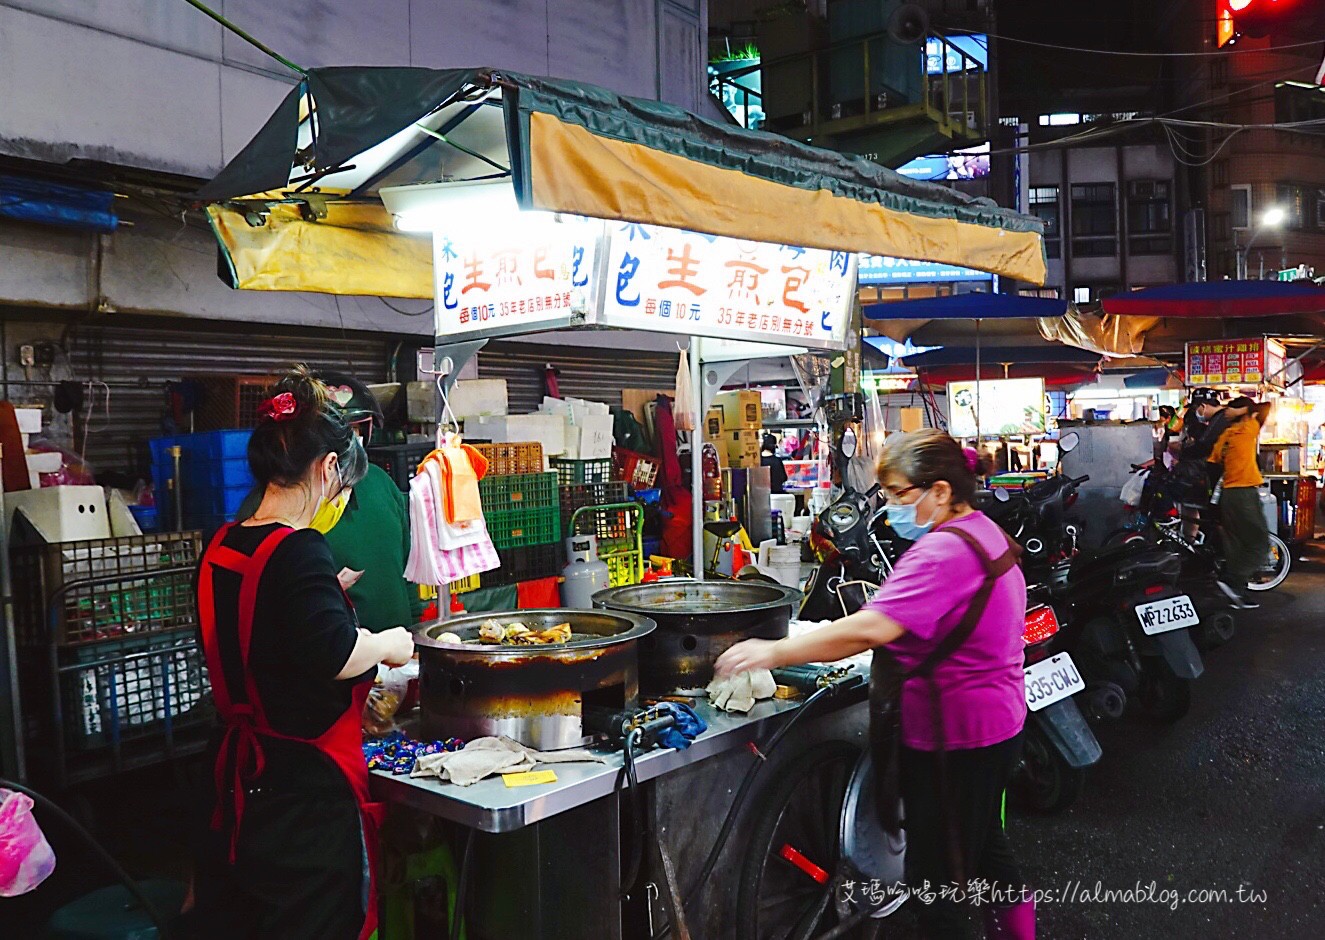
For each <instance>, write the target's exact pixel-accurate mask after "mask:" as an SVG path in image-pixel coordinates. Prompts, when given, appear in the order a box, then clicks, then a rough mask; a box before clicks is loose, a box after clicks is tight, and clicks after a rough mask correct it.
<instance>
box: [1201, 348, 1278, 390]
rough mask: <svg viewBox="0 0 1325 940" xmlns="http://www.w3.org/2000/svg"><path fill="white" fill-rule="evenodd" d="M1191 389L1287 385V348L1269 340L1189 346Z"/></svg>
mask: <svg viewBox="0 0 1325 940" xmlns="http://www.w3.org/2000/svg"><path fill="white" fill-rule="evenodd" d="M1186 365H1187V384H1188V385H1193V386H1195V385H1203V386H1210V385H1261V384H1263V383H1276V384H1283V368H1284V347H1283V345H1282V344H1280V343H1279V342H1277V341H1276V340H1273V339H1270V338H1268V337H1257V338H1254V339H1221V340H1199V341H1193V342H1189V343H1187V363H1186Z"/></svg>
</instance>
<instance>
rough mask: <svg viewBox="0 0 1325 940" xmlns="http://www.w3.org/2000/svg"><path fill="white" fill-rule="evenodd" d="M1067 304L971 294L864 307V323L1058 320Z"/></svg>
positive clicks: (1050, 300)
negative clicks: (893, 321) (866, 321)
mask: <svg viewBox="0 0 1325 940" xmlns="http://www.w3.org/2000/svg"><path fill="white" fill-rule="evenodd" d="M1067 306H1068V305H1067V301H1065V300H1058V299H1055V298H1051V297H1023V296H1021V295H1019V294H993V293H988V292H983V291H982V292H974V293H970V294H953V295H950V296H947V297H924V298H921V299H918V300H897V301H892V302H889V303H877V304H866V305H865V306H864V307H863V308H862V310H863V313H864V317H865V319H866V320H955V319H960V320H1006V319H1039V318H1041V317H1050V318H1052V317H1061V316H1063V315H1064V314H1065V313H1067Z"/></svg>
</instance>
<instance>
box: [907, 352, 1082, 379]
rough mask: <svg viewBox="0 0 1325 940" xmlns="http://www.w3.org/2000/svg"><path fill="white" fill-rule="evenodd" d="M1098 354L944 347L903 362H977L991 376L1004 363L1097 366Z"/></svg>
mask: <svg viewBox="0 0 1325 940" xmlns="http://www.w3.org/2000/svg"><path fill="white" fill-rule="evenodd" d="M1099 359H1100V357H1099V355H1098V354H1096V353H1093V352H1088V351H1087V350H1084V349H1076V348H1074V347H1071V346H996V347H991V348H988V349H979V350H977V349H975V348H973V347H969V346H945V347H944V348H942V349H934V350H931V351H929V352H923V353H917V354H916V355H914V356H907V357H906V358H904V359H902V365H904V366H906V368H908V369H932V368H937V367H942V366H966V365H974V364H975V363H976V361H977V360H978V361H979V362H981V363H982V364H983V365H985V366H987V367H988V368H989V370H990V373H991V376H992V375H993V374H994V373H995V372H1001V370H1002V364H1004V363H1009V364H1011V365H1016V366H1039V365H1066V364H1078V363H1079V364H1083V365H1092V366H1093V365H1094V364H1095V363H1097V362H1099Z"/></svg>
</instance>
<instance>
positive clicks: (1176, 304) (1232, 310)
mask: <svg viewBox="0 0 1325 940" xmlns="http://www.w3.org/2000/svg"><path fill="white" fill-rule="evenodd" d="M1100 305H1101V306H1102V307H1103V308H1104V312H1105V313H1113V314H1120V315H1124V316H1147V317H1219V318H1226V319H1228V318H1235V317H1272V316H1288V315H1292V314H1299V315H1300V314H1311V313H1325V289H1322V288H1320V287H1316V286H1315V285H1314V284H1304V283H1301V282H1298V281H1201V282H1194V283H1191V284H1164V285H1161V286H1159V287H1146V288H1143V289H1142V290H1134V291H1129V292H1128V293H1125V294H1117V295H1115V296H1113V297H1106V298H1104V300H1102V301H1101V302H1100Z"/></svg>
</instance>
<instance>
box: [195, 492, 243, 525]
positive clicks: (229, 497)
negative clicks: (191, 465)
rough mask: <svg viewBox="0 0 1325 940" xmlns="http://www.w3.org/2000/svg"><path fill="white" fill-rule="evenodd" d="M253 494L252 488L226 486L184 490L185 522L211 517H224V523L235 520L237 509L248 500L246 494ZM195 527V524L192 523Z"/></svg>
mask: <svg viewBox="0 0 1325 940" xmlns="http://www.w3.org/2000/svg"><path fill="white" fill-rule="evenodd" d="M251 492H253V487H252V486H247V485H246V486H226V487H220V488H217V489H206V490H199V489H193V490H190V489H187V488H186V489H185V490H184V510H185V512H184V514H185V521H186V522H190V521H191V520H193V519H206V518H209V517H211V516H221V517H224V519H225V521H226V522H229V521H231V520H233V519H234V518H235V514H236V513H238V512H239V507H240V506H242V505H243V504H244V500H246V499H248V494H249V493H251ZM194 524H195V525H196V523H194Z"/></svg>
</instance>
